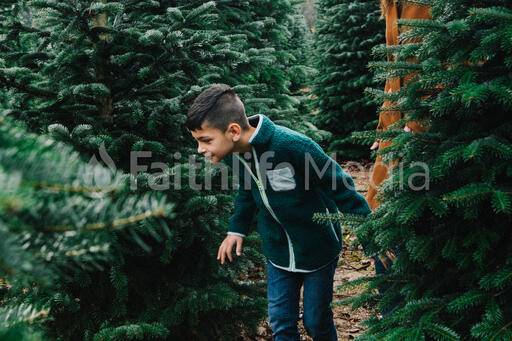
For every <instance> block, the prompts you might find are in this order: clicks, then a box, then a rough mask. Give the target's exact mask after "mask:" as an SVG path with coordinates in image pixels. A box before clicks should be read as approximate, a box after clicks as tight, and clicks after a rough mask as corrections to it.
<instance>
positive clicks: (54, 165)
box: [0, 116, 173, 340]
mask: <svg viewBox="0 0 512 341" xmlns="http://www.w3.org/2000/svg"><path fill="white" fill-rule="evenodd" d="M19 126H20V123H19V122H16V123H15V122H13V121H12V120H10V119H8V118H5V117H3V116H0V180H1V181H0V184H1V185H0V234H1V239H0V240H1V242H0V264H1V267H0V268H1V270H0V281H1V297H2V307H1V308H0V316H1V320H2V325H1V326H0V338H1V339H2V340H21V339H23V340H32V339H34V340H35V339H41V337H42V335H41V334H42V333H41V330H42V329H44V328H45V326H47V325H48V324H49V323H50V320H51V319H52V318H55V317H56V316H58V315H59V314H61V313H62V311H61V309H62V307H65V306H73V307H74V309H75V310H78V309H79V307H80V305H82V304H85V305H87V304H89V303H90V302H82V301H81V300H82V299H84V297H83V296H80V295H76V296H70V295H67V294H66V290H65V288H66V286H68V285H70V284H73V283H75V285H76V284H77V283H78V282H80V285H81V287H82V288H86V287H87V285H88V283H90V282H92V281H94V276H95V275H97V274H98V273H102V272H108V271H106V270H107V269H109V268H111V267H112V266H113V265H114V264H115V263H116V258H117V256H118V253H119V250H116V244H117V240H118V238H120V237H121V236H122V235H126V237H124V238H126V239H127V240H128V239H131V243H132V244H134V245H136V244H137V243H138V242H139V241H141V236H140V229H141V228H146V229H151V232H152V234H153V235H154V237H155V238H156V239H159V238H160V239H161V238H164V236H165V235H166V234H170V233H171V231H170V228H169V226H170V225H169V224H170V222H171V221H172V220H171V219H172V217H173V214H172V207H173V205H172V204H171V203H169V202H168V200H167V199H166V197H165V196H164V195H163V194H162V193H159V192H153V193H146V194H132V193H130V190H129V181H127V180H129V177H126V176H123V175H122V174H120V173H119V172H112V171H111V170H110V169H108V168H105V167H102V166H101V165H98V164H91V163H85V162H83V161H82V160H81V158H80V156H79V155H78V154H77V153H76V152H73V151H72V150H71V148H70V147H69V146H64V145H63V144H62V143H58V142H56V141H54V140H52V139H50V138H49V137H47V136H36V135H34V134H29V133H27V132H26V130H25V129H23V128H21V127H19ZM142 246H144V245H142ZM110 275H115V272H114V271H112V272H111V273H110ZM113 280H114V278H113ZM96 303H97V302H96ZM143 329H144V330H145V333H148V334H149V335H153V336H155V337H160V338H162V337H164V336H165V335H167V334H168V331H167V330H166V329H165V328H164V327H163V326H161V325H156V324H155V325H151V326H149V325H148V326H143Z"/></svg>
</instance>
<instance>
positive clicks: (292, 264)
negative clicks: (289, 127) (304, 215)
mask: <svg viewBox="0 0 512 341" xmlns="http://www.w3.org/2000/svg"><path fill="white" fill-rule="evenodd" d="M252 153H253V156H254V161H255V163H256V167H255V168H256V174H257V177H256V176H255V175H254V173H253V172H252V170H251V167H249V165H248V164H247V162H245V160H244V159H242V158H241V157H240V156H239V155H237V154H235V155H236V157H237V158H238V159H239V160H240V162H242V164H243V165H244V166H245V168H247V170H248V171H249V173H250V174H251V177H252V178H253V179H254V181H255V182H256V185H258V190H259V191H260V195H261V200H262V201H263V204H264V205H265V207H266V208H267V210H268V211H269V212H270V215H272V217H273V218H274V219H275V220H276V221H277V222H278V223H279V225H280V226H281V228H282V229H283V231H284V233H285V235H286V239H287V240H288V251H289V258H290V271H295V255H294V253H293V244H292V240H291V238H290V236H289V235H288V232H287V231H286V229H285V228H284V227H283V224H281V222H280V221H279V219H278V218H277V216H276V214H275V213H274V211H273V210H272V208H271V207H270V204H269V202H268V198H267V195H266V194H265V189H264V188H263V185H262V184H261V180H260V179H261V174H260V167H259V164H258V157H257V155H256V150H255V149H254V148H253V149H252Z"/></svg>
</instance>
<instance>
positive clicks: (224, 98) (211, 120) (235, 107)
mask: <svg viewBox="0 0 512 341" xmlns="http://www.w3.org/2000/svg"><path fill="white" fill-rule="evenodd" d="M205 121H206V122H208V124H209V125H211V126H212V127H214V128H217V129H219V130H221V131H222V132H225V131H226V129H227V128H228V125H229V124H230V123H233V122H234V123H237V124H239V125H240V127H241V128H242V129H243V130H245V129H247V128H249V122H248V120H247V116H246V115H245V109H244V105H243V104H242V101H240V99H239V98H238V96H237V95H236V93H235V91H234V90H233V89H231V88H230V87H228V86H224V85H214V86H212V87H209V88H208V89H206V90H204V91H203V92H201V93H200V94H199V96H197V98H196V99H195V100H194V103H192V105H191V106H190V109H189V111H188V113H187V122H186V125H187V128H188V129H189V130H192V131H194V130H197V129H201V125H202V124H203V123H204V122H205Z"/></svg>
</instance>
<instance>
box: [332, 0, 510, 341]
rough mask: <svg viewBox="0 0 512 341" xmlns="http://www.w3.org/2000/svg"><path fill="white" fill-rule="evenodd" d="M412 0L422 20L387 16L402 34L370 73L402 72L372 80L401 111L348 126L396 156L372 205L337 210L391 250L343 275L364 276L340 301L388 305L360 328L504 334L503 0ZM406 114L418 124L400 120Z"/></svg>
mask: <svg viewBox="0 0 512 341" xmlns="http://www.w3.org/2000/svg"><path fill="white" fill-rule="evenodd" d="M414 3H415V5H421V6H431V15H432V18H433V20H432V21H430V20H398V23H399V25H400V26H401V27H405V28H407V30H405V31H404V33H402V34H401V35H400V40H401V41H402V42H409V44H404V45H401V46H394V47H390V48H386V47H385V46H380V47H378V48H376V52H378V53H382V54H387V53H395V56H397V60H396V61H394V62H372V66H373V67H374V68H375V69H376V71H377V72H376V76H377V78H378V79H390V78H398V77H407V78H410V79H409V81H408V82H406V83H405V85H404V87H402V88H401V89H400V90H399V91H397V92H389V93H386V92H383V91H381V90H373V92H374V94H375V95H376V98H378V99H379V100H389V101H391V102H392V103H394V106H393V107H392V109H394V110H399V111H401V112H403V113H405V116H404V119H402V120H401V121H400V122H397V123H396V124H395V125H394V127H391V128H390V129H388V130H387V131H384V132H379V133H377V134H376V133H375V132H374V131H368V132H362V133H357V134H354V136H355V137H357V138H359V139H364V140H366V141H367V142H368V143H371V142H373V140H374V139H375V138H377V139H378V140H386V141H392V142H393V144H392V146H391V147H389V148H384V149H382V150H381V151H380V153H382V155H383V157H384V158H385V159H386V160H387V162H388V163H390V164H391V162H392V161H393V160H398V163H397V164H396V165H395V166H394V167H393V168H392V170H391V176H390V178H389V179H388V180H386V181H385V182H384V183H383V185H382V186H381V195H380V199H381V205H380V206H379V207H378V208H377V209H376V210H375V211H374V212H373V214H372V215H371V216H369V218H368V220H367V221H366V222H364V223H362V224H355V222H353V223H350V222H347V223H348V224H349V225H351V226H352V227H353V228H354V229H355V231H356V233H357V234H358V236H359V237H360V239H362V240H370V241H372V243H370V244H369V245H368V247H367V249H366V252H367V253H368V254H369V255H375V254H379V253H384V252H385V251H386V250H392V249H394V250H396V251H397V258H396V261H395V263H394V264H393V266H392V267H391V269H390V270H389V271H388V272H387V273H385V274H383V275H380V276H377V277H374V278H366V279H362V280H360V281H358V282H354V283H351V285H355V284H357V283H361V282H365V281H368V282H369V286H368V287H367V290H365V291H364V292H363V294H362V295H360V296H359V297H356V298H354V299H352V300H350V301H352V302H353V303H354V307H358V306H361V305H364V304H369V305H371V306H374V307H377V308H378V309H377V313H378V312H380V311H388V312H389V311H390V310H391V311H390V312H389V313H388V314H386V315H384V316H382V317H378V315H376V316H374V317H372V318H370V319H369V320H368V321H366V324H367V326H368V327H369V329H368V330H367V331H366V333H365V334H364V336H363V337H361V339H363V340H377V339H378V340H399V339H411V340H413V339H414V340H425V339H427V340H510V339H511V338H512V334H511V333H510V328H509V327H510V323H511V322H510V321H511V320H512V304H511V303H512V294H511V293H512V290H511V289H512V280H511V279H512V276H511V274H512V258H511V255H512V249H511V245H512V244H511V234H510V226H512V224H511V223H512V219H511V213H512V212H511V195H512V194H511V185H512V183H511V180H510V179H511V175H512V162H511V160H512V120H511V119H510V117H511V112H512V100H511V99H512V97H511V95H512V76H511V75H512V72H511V71H512V70H511V68H512V59H511V57H510V56H511V50H512V45H511V44H510V41H511V37H512V4H511V3H510V2H509V1H504V0H493V1H485V2H482V1H458V0H443V1H439V0H429V1H415V2H414ZM402 5H403V6H407V5H410V4H408V3H407V2H403V3H402ZM411 75H412V78H411ZM389 109H390V107H388V108H387V110H389ZM412 121H414V122H420V123H421V124H423V126H424V127H425V128H427V129H428V130H427V131H426V132H425V133H414V132H412V133H411V132H406V131H404V130H403V129H402V127H403V125H404V123H406V122H412ZM338 218H340V217H338ZM341 219H343V217H341ZM382 285H385V286H386V287H387V288H388V289H387V290H386V291H385V292H384V293H383V294H377V293H376V288H377V287H379V286H382ZM377 313H376V314H377Z"/></svg>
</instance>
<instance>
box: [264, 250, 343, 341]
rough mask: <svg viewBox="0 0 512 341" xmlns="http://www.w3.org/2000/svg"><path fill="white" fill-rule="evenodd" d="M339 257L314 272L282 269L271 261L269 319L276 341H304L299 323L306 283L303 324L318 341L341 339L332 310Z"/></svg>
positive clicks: (268, 291) (269, 269)
mask: <svg viewBox="0 0 512 341" xmlns="http://www.w3.org/2000/svg"><path fill="white" fill-rule="evenodd" d="M338 257H339V256H338ZM338 257H336V258H335V259H334V260H333V261H332V262H330V263H329V264H328V265H326V266H324V267H323V268H321V269H319V270H317V271H315V272H310V273H298V272H289V271H286V270H282V269H279V268H276V267H275V266H273V265H272V264H271V263H270V262H269V261H268V260H267V297H268V316H269V323H270V326H271V327H272V330H273V331H274V333H273V334H272V336H273V338H274V341H300V334H299V329H298V328H297V321H298V320H299V301H300V289H301V287H302V285H303V284H304V297H303V307H304V316H303V322H304V327H305V328H306V331H307V333H308V335H309V336H311V337H312V338H313V340H314V341H337V340H338V337H337V334H336V327H335V326H334V321H333V314H332V310H331V307H330V304H331V301H332V291H333V281H334V271H335V270H336V265H337V264H338Z"/></svg>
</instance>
